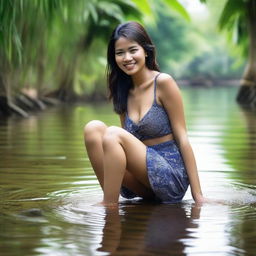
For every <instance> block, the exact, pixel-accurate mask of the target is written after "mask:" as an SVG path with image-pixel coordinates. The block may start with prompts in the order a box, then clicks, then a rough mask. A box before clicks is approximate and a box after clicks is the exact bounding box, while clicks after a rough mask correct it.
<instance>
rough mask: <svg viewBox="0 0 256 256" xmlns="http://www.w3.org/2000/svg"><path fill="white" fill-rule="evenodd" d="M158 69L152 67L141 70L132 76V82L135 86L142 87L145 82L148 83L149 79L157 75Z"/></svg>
mask: <svg viewBox="0 0 256 256" xmlns="http://www.w3.org/2000/svg"><path fill="white" fill-rule="evenodd" d="M156 73H157V71H154V70H150V69H144V70H142V71H141V72H139V73H137V74H134V75H133V76H132V82H133V85H134V87H140V86H141V85H143V84H144V83H146V82H147V81H148V80H151V79H152V78H153V77H154V76H155V75H156Z"/></svg>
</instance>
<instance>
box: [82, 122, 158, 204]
mask: <svg viewBox="0 0 256 256" xmlns="http://www.w3.org/2000/svg"><path fill="white" fill-rule="evenodd" d="M111 130H112V131H111ZM123 133H124V134H126V135H125V137H126V136H127V134H128V135H129V138H132V141H133V140H135V141H137V143H139V144H140V145H141V146H142V148H143V149H142V151H144V150H145V145H144V144H142V143H141V142H140V141H139V140H137V139H136V138H135V137H134V136H132V135H131V134H129V133H128V132H126V131H124V130H123V129H122V128H119V127H110V128H108V127H107V126H106V125H105V124H104V123H103V122H101V121H98V120H94V121H90V122H89V123H88V124H86V126H85V128H84V140H85V146H86V149H87V154H88V157H89V159H90V162H91V165H92V167H93V170H94V172H95V174H96V176H97V178H98V180H99V183H100V185H101V187H102V189H103V190H104V162H103V161H104V154H105V153H104V152H106V154H107V155H108V154H109V153H110V155H108V156H107V158H108V159H109V160H107V159H106V161H110V164H114V165H116V164H117V162H116V161H115V160H116V159H117V158H116V157H114V158H113V156H111V154H115V153H114V152H112V147H111V145H110V144H109V143H108V142H107V141H108V140H110V141H111V142H113V141H115V140H116V139H117V138H118V136H119V135H121V134H123ZM113 136H114V137H115V138H114V140H113V141H112V137H113ZM120 138H121V136H120ZM129 138H128V141H130V139H129ZM103 141H104V144H105V147H106V150H105V151H103ZM137 143H136V145H135V146H131V149H132V151H133V153H135V155H137V152H138V151H141V150H139V148H138V147H137ZM115 144H116V142H115ZM109 146H110V147H109ZM115 146H116V145H115ZM117 146H118V145H117ZM119 146H120V144H119ZM109 151H110V152H109ZM145 154H146V153H145ZM143 155H144V153H143ZM118 161H119V160H118ZM125 161H126V160H125ZM145 161H146V160H145V159H144V158H143V163H144V162H145ZM126 165H127V164H126ZM125 168H126V167H125ZM130 168H131V169H132V168H133V166H132V165H131V167H130ZM107 172H108V171H106V173H107ZM143 172H144V171H143ZM143 172H142V177H143V176H144V175H146V174H145V173H144V174H143ZM105 176H106V175H105ZM110 176H111V175H110ZM146 176H147V175H146ZM122 177H123V178H122ZM119 179H122V185H124V186H125V187H127V188H129V189H130V190H132V191H133V192H135V193H136V194H137V195H139V196H141V197H143V198H152V197H153V196H154V194H153V192H152V190H151V189H150V188H149V187H148V182H146V184H147V185H146V186H145V185H144V184H143V182H141V180H144V178H142V179H140V180H139V179H137V178H136V177H135V175H134V174H133V173H132V171H131V172H130V171H127V170H126V171H125V173H124V174H121V177H119ZM146 180H147V177H146ZM119 182H120V181H119ZM119 186H120V185H119ZM110 187H112V186H111V185H110ZM119 189H120V187H119ZM117 192H118V195H119V193H120V191H119V190H118V188H116V191H115V193H117ZM118 195H116V197H117V200H118Z"/></svg>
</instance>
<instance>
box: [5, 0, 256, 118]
mask: <svg viewBox="0 0 256 256" xmlns="http://www.w3.org/2000/svg"><path fill="white" fill-rule="evenodd" d="M252 6H253V8H251V7H252ZM255 6H256V1H255V0H236V1H232V0H217V1H215V0H208V1H206V0H201V1H199V0H190V1H188V0H179V1H178V0H159V1H153V0H76V1H70V0H0V115H1V114H6V113H8V108H10V109H11V110H16V111H17V112H19V113H20V114H24V113H25V112H24V113H23V112H22V110H24V111H26V110H27V109H28V108H29V103H27V102H26V99H25V100H24V95H25V96H26V97H30V98H34V99H36V100H37V102H36V103H37V105H38V107H39V108H43V107H44V106H43V102H46V101H43V100H45V96H48V97H49V96H51V97H52V98H55V99H58V100H61V101H75V100H78V99H79V100H84V101H89V100H93V101H96V100H104V99H105V98H106V82H105V66H106V48H107V42H108V39H109V36H110V34H111V32H112V30H113V28H114V27H115V26H116V25H117V24H118V23H121V22H125V21H128V20H135V21H139V22H140V23H142V24H143V25H144V26H145V27H146V28H147V30H148V32H149V34H150V36H151V37H152V39H153V41H154V43H155V45H156V47H157V53H158V54H157V56H158V62H159V64H160V67H161V71H162V72H167V73H169V74H171V75H172V76H173V77H174V78H175V79H177V80H178V82H179V84H180V85H181V86H182V85H205V86H216V85H238V84H239V83H240V84H241V85H247V86H248V85H253V86H254V87H255V81H256V75H255V74H254V73H255V72H256V71H255V70H256V69H253V68H252V69H251V70H249V71H248V70H247V71H248V72H249V75H248V74H247V73H248V72H247V73H246V63H249V64H251V66H252V67H253V66H254V65H256V64H255V62H256V57H255V56H256V55H255V56H254V55H253V52H252V51H250V43H251V42H254V41H253V40H254V39H253V38H254V34H255V33H256V31H255V32H252V33H250V29H248V24H249V25H250V19H249V18H250V17H251V16H253V15H255V13H256V8H255V9H254V7H255ZM250 10H252V11H250ZM250 13H252V15H251V14H250ZM250 15H251V16H250ZM255 17H256V15H255ZM255 20H256V18H255ZM255 38H256V35H255ZM251 48H253V47H251ZM254 48H255V47H254ZM254 51H255V49H254ZM252 55H253V56H252ZM250 56H252V57H250ZM249 66H250V65H249ZM247 69H248V65H247ZM244 70H245V71H244ZM245 76H246V77H245ZM241 78H244V79H243V80H240V79H241ZM239 81H240V82H239ZM241 81H242V82H241ZM245 82H246V84H245ZM253 86H249V87H250V88H252V87H253ZM40 100H42V103H41V104H40ZM38 101H39V102H38ZM247 101H248V99H247Z"/></svg>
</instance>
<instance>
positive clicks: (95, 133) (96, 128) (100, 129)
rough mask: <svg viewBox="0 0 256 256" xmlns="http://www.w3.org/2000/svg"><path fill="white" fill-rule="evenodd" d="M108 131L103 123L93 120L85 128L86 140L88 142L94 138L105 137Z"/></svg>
mask: <svg viewBox="0 0 256 256" xmlns="http://www.w3.org/2000/svg"><path fill="white" fill-rule="evenodd" d="M106 129H107V126H106V125H105V124H104V123H103V122H101V121H99V120H92V121H90V122H88V123H87V124H86V125H85V126H84V138H85V140H86V141H88V140H90V139H91V138H93V137H99V135H101V136H103V134H104V133H105V131H106Z"/></svg>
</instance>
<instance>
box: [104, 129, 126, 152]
mask: <svg viewBox="0 0 256 256" xmlns="http://www.w3.org/2000/svg"><path fill="white" fill-rule="evenodd" d="M122 133H123V130H122V128H120V127H117V126H109V127H108V128H107V129H106V131H105V134H104V136H103V148H106V147H108V146H109V145H113V143H115V144H116V143H120V142H121V137H122Z"/></svg>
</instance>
